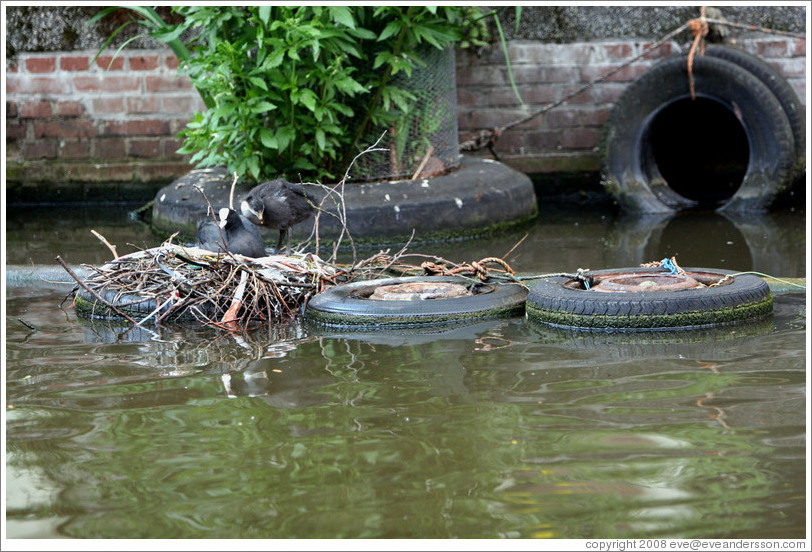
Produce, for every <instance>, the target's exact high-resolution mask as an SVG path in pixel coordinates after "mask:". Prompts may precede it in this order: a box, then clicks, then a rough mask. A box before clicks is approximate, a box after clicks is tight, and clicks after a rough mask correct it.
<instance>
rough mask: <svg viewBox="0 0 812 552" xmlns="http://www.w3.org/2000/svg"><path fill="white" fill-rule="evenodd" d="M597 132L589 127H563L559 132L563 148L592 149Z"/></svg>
mask: <svg viewBox="0 0 812 552" xmlns="http://www.w3.org/2000/svg"><path fill="white" fill-rule="evenodd" d="M599 135H600V134H599V132H598V131H596V130H595V129H591V128H574V129H565V130H564V131H563V132H562V133H561V147H563V148H564V149H592V148H594V147H595V146H596V145H597V144H598V138H599Z"/></svg>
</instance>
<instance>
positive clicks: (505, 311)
mask: <svg viewBox="0 0 812 552" xmlns="http://www.w3.org/2000/svg"><path fill="white" fill-rule="evenodd" d="M426 281H431V282H450V283H461V284H464V285H471V283H472V281H471V280H469V279H467V278H462V277H457V276H425V277H424V276H415V277H408V278H385V279H382V280H366V281H363V282H352V283H349V284H342V285H338V286H335V287H332V288H329V289H327V290H325V291H323V292H322V293H319V294H318V295H316V296H315V297H313V298H312V299H311V300H310V302H309V303H308V305H307V309H306V311H305V314H306V316H307V318H308V320H310V321H312V322H315V323H318V324H323V325H326V326H333V327H349V326H354V327H359V328H362V327H365V328H370V327H390V328H391V327H415V326H430V325H435V324H447V323H453V322H460V321H467V322H470V321H472V320H484V319H491V318H504V317H510V316H518V315H521V314H523V313H524V302H525V299H526V298H527V289H525V288H524V287H523V286H521V285H519V284H481V283H476V284H474V286H475V289H474V291H475V294H474V295H473V296H468V297H457V298H453V299H431V300H424V301H381V300H374V299H367V298H365V297H368V296H369V295H370V294H371V293H372V292H373V291H374V289H375V288H376V287H378V286H381V285H391V284H403V283H410V282H426Z"/></svg>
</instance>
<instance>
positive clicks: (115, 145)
mask: <svg viewBox="0 0 812 552" xmlns="http://www.w3.org/2000/svg"><path fill="white" fill-rule="evenodd" d="M94 149H95V157H97V158H99V159H124V158H125V157H127V144H125V143H124V139H123V138H105V139H100V140H96V141H95V142H94Z"/></svg>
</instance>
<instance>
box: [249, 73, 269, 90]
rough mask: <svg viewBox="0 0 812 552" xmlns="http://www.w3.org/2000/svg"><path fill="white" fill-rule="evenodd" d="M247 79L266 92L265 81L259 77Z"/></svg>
mask: <svg viewBox="0 0 812 552" xmlns="http://www.w3.org/2000/svg"><path fill="white" fill-rule="evenodd" d="M248 80H249V81H250V82H251V83H252V84H253V85H254V86H258V87H260V88H262V89H263V90H265V91H266V92H267V91H268V85H267V84H265V81H264V80H262V79H261V78H259V77H248Z"/></svg>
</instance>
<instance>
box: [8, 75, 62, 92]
mask: <svg viewBox="0 0 812 552" xmlns="http://www.w3.org/2000/svg"><path fill="white" fill-rule="evenodd" d="M69 92H70V85H69V84H68V82H67V81H66V80H64V79H60V78H51V77H31V76H29V75H6V93H7V94H68V93H69Z"/></svg>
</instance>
